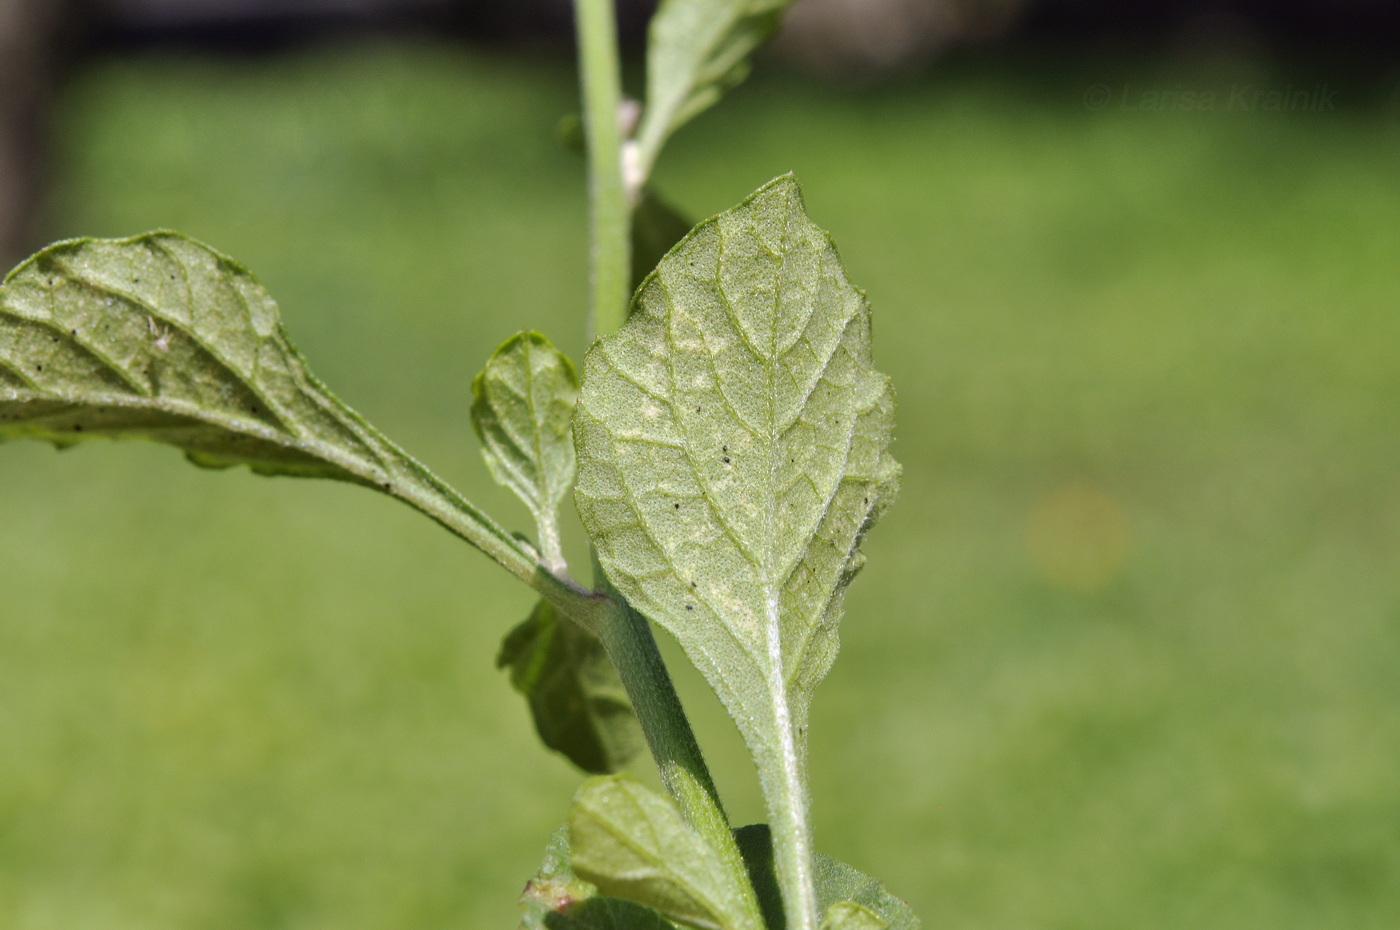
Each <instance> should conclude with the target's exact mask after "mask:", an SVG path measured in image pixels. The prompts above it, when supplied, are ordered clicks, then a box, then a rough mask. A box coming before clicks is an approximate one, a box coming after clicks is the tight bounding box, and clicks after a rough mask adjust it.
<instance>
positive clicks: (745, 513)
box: [574, 177, 898, 792]
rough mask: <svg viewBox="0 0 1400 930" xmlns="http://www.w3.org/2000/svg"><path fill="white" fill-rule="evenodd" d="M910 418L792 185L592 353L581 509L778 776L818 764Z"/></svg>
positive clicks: (764, 193) (654, 285)
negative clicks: (812, 756) (895, 443)
mask: <svg viewBox="0 0 1400 930" xmlns="http://www.w3.org/2000/svg"><path fill="white" fill-rule="evenodd" d="M893 408H894V395H893V392H892V389H891V387H890V384H889V380H888V379H887V378H886V377H885V376H884V375H882V374H880V373H879V372H877V371H875V370H874V368H873V367H872V365H871V361H870V325H869V312H868V308H867V305H866V302H865V299H864V296H863V295H862V294H861V293H860V292H859V291H858V290H856V289H855V288H854V287H853V286H852V285H851V284H850V283H849V282H848V281H847V279H846V276H845V273H844V271H843V270H842V267H841V264H840V260H839V258H838V257H837V255H836V252H835V249H834V248H833V246H832V245H831V243H830V241H829V240H828V238H827V237H826V235H825V234H824V233H823V232H822V231H821V230H820V229H818V228H817V227H816V226H815V225H814V224H813V223H812V222H811V220H809V219H808V218H807V215H806V213H805V211H804V209H803V206H802V200H801V195H800V192H799V190H798V187H797V184H796V182H795V181H794V180H793V179H792V178H791V177H783V178H779V179H777V180H776V181H774V182H772V183H770V184H769V185H767V186H765V187H764V188H762V189H761V190H759V191H758V192H757V193H755V194H754V195H753V196H752V197H751V198H749V199H748V200H747V201H745V202H744V203H743V204H741V205H740V206H738V207H736V208H735V209H733V210H731V211H729V212H727V213H724V214H721V215H720V216H718V217H715V218H714V219H712V220H709V221H707V222H705V223H702V224H701V225H700V226H698V227H696V229H695V230H694V232H692V233H691V235H690V236H689V237H688V238H687V239H686V240H685V241H684V242H682V243H681V245H679V246H678V247H677V248H676V249H675V250H674V251H672V252H671V253H670V254H669V255H668V256H667V257H666V258H665V259H664V260H663V261H662V262H661V264H660V266H659V267H658V269H657V271H656V273H655V274H653V275H652V276H651V277H649V278H648V279H647V281H646V283H645V284H644V285H643V286H642V288H641V290H640V291H639V292H638V296H637V298H636V306H635V307H634V312H633V314H632V316H631V318H630V319H629V321H628V322H627V324H626V325H625V326H624V327H623V328H622V329H621V330H619V331H618V332H617V333H616V334H614V335H612V336H609V337H605V338H603V339H602V340H600V341H599V342H597V343H595V345H594V347H593V348H592V349H591V350H590V351H589V353H588V356H587V359H586V360H585V366H584V387H583V393H582V397H581V399H580V402H579V408H578V411H577V414H576V418H575V427H574V428H575V433H576V442H577V444H578V450H579V463H580V466H579V481H578V487H577V490H576V495H575V499H576V501H577V504H578V508H579V513H580V515H581V516H582V518H583V521H584V525H585V526H586V527H587V529H588V531H589V535H590V537H591V538H592V540H593V542H594V544H595V546H596V547H597V551H598V557H599V560H600V562H601V564H602V566H603V568H604V570H605V571H606V573H607V575H608V578H609V579H610V580H611V582H612V583H613V584H614V585H615V586H616V587H617V588H618V589H619V590H620V591H621V592H622V594H623V595H624V596H625V597H626V598H627V599H628V601H629V602H631V603H632V604H633V605H634V606H635V607H636V608H637V609H638V610H640V611H641V612H642V613H643V614H645V615H646V616H647V617H649V618H650V619H652V620H653V621H655V622H657V623H659V624H660V625H661V626H663V627H665V628H666V629H667V630H668V631H670V632H671V633H672V634H673V635H674V636H675V637H676V639H677V640H678V641H679V642H680V643H681V645H682V647H683V648H684V649H685V651H686V653H687V655H688V656H689V657H690V659H691V661H692V662H694V664H695V665H696V666H697V667H698V668H699V669H700V670H701V672H702V673H704V675H705V677H706V678H707V679H708V680H709V682H710V684H711V686H712V687H714V688H715V690H716V691H717V692H718V694H719V696H720V698H721V699H722V700H723V702H724V704H725V705H726V707H727V708H728V710H729V712H730V714H731V715H732V716H733V717H734V718H735V720H736V721H737V722H738V724H739V727H740V730H741V731H742V732H743V734H744V736H745V739H746V740H747V742H748V743H749V746H750V749H751V750H752V751H753V752H754V753H755V755H756V756H758V757H759V758H760V769H761V770H763V769H764V768H765V766H764V764H763V759H764V758H765V757H766V758H769V759H771V758H773V757H774V755H775V754H779V753H783V754H785V755H786V756H791V755H792V754H793V753H794V752H795V753H796V754H797V755H799V756H800V755H802V753H803V747H804V746H805V741H804V734H805V730H806V719H807V708H808V706H809V702H810V698H811V693H812V691H813V689H814V688H815V686H816V684H817V682H818V681H820V680H821V678H822V677H823V676H824V675H825V674H826V672H827V671H828V670H829V668H830V666H831V663H832V661H833V660H834V658H835V653H836V649H837V639H836V626H837V621H838V620H839V617H840V612H841V599H842V594H843V591H844V589H845V586H846V584H847V583H848V582H849V580H850V578H851V577H852V575H853V574H854V572H855V571H856V569H857V568H858V567H859V565H860V563H861V561H862V556H861V555H860V552H859V544H860V541H861V539H862V537H863V535H864V533H865V532H866V530H867V529H868V528H869V526H870V525H871V524H872V523H873V522H874V520H875V518H876V517H877V516H878V515H879V513H880V512H881V511H882V510H883V508H884V507H885V506H886V505H887V504H888V503H889V501H890V499H891V498H892V497H893V495H894V492H895V490H896V485H897V476H898V465H897V464H896V463H895V461H894V459H893V458H892V457H891V456H890V455H889V454H888V452H887V446H888V444H889V441H890V431H891V427H892V421H893ZM765 777H766V776H765ZM770 787H771V786H770ZM765 792H767V787H766V788H765Z"/></svg>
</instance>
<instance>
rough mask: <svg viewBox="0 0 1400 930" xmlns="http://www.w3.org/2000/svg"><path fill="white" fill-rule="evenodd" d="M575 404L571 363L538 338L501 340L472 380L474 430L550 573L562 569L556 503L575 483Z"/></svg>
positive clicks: (520, 336) (535, 335)
mask: <svg viewBox="0 0 1400 930" xmlns="http://www.w3.org/2000/svg"><path fill="white" fill-rule="evenodd" d="M576 400H578V375H577V374H576V373H575V372H574V365H573V363H572V362H570V361H569V359H568V357H567V356H565V355H564V353H563V352H560V351H559V350H558V349H556V348H554V346H552V345H550V342H549V340H548V339H546V338H545V337H544V336H541V335H540V334H539V333H534V332H524V333H517V334H516V335H514V336H512V337H510V338H509V339H507V340H506V341H505V342H504V343H502V344H501V346H500V348H498V349H497V350H496V351H495V352H494V353H493V354H492V355H491V358H490V359H489V360H488V361H487V362H486V367H485V368H483V369H482V370H481V372H480V373H479V374H478V375H477V376H476V377H475V378H474V379H472V426H473V428H475V429H476V434H477V436H478V437H480V439H481V454H482V456H483V457H484V458H485V459H486V467H487V468H488V469H490V471H491V476H492V477H493V478H495V479H496V481H497V482H499V483H500V484H502V485H505V486H506V487H508V488H510V489H511V490H512V491H514V492H515V494H516V496H517V497H519V498H520V499H521V500H522V501H524V502H525V506H526V507H528V508H530V513H531V514H533V515H534V518H535V526H536V527H537V528H538V529H539V539H540V552H541V554H542V555H543V556H544V558H545V562H546V564H547V565H548V566H549V567H550V568H552V569H555V570H559V569H562V568H563V567H564V556H563V553H562V552H561V551H560V546H559V502H560V501H562V500H563V499H564V495H565V494H567V493H568V491H569V487H570V486H571V485H572V484H573V481H574V443H573V437H572V436H571V435H570V434H569V423H570V421H571V420H572V419H573V416H574V402H575V401H576Z"/></svg>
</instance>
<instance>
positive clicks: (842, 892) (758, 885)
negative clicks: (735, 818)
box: [734, 823, 922, 930]
mask: <svg viewBox="0 0 1400 930" xmlns="http://www.w3.org/2000/svg"><path fill="white" fill-rule="evenodd" d="M734 839H735V840H736V841H737V842H738V844H739V851H740V852H741V853H743V856H744V865H745V866H747V867H748V870H749V879H750V881H752V882H753V888H754V892H755V893H756V894H757V895H758V902H759V906H760V907H761V908H762V909H763V918H764V921H765V922H766V923H767V925H768V930H786V928H787V922H786V919H785V917H784V915H783V902H782V897H781V895H780V894H779V892H778V879H777V876H776V875H775V874H774V870H773V837H772V834H771V833H770V832H769V829H768V825H767V824H762V823H758V824H751V825H749V826H747V827H740V828H739V829H738V830H735V831H734ZM814 860H815V865H816V886H817V906H818V907H819V908H825V909H826V910H827V914H828V917H829V916H830V912H831V909H832V908H834V907H838V906H839V905H840V904H842V903H846V904H855V905H858V906H860V907H862V908H865V909H867V910H868V911H870V912H871V913H872V914H874V915H876V916H877V917H878V918H879V919H880V920H882V921H884V923H885V924H886V925H888V927H889V928H890V930H920V928H921V927H922V924H921V922H920V921H919V918H918V916H917V915H916V914H915V913H914V911H913V909H912V908H910V907H909V905H907V904H905V903H904V902H903V901H901V900H900V899H899V898H896V897H895V896H894V895H892V894H890V893H889V892H888V891H887V890H885V886H884V885H882V884H881V883H880V882H879V880H878V879H874V878H871V877H870V876H869V875H866V874H865V873H864V872H862V871H860V870H859V869H857V868H855V867H853V866H849V865H847V864H846V863H844V862H841V861H840V860H839V859H833V858H831V857H830V856H827V855H823V854H822V853H817V854H816V856H815V857H814ZM857 926H859V925H858V924H857Z"/></svg>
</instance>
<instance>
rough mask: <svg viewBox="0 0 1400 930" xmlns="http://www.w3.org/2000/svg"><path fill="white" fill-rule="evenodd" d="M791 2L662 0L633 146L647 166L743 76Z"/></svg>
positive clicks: (654, 19) (654, 24)
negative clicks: (673, 136)
mask: <svg viewBox="0 0 1400 930" xmlns="http://www.w3.org/2000/svg"><path fill="white" fill-rule="evenodd" d="M791 3H792V0H664V2H663V3H662V4H661V6H660V8H659V9H658V10H657V11H656V15H654V16H653V17H652V20H651V27H650V34H649V40H648V43H647V99H646V109H645V110H644V111H643V115H642V124H641V126H640V128H639V129H638V140H639V143H640V145H641V148H642V152H643V160H644V162H645V163H646V164H647V166H650V164H651V163H652V162H653V161H654V160H655V158H656V154H657V153H658V152H659V151H660V149H661V146H662V145H664V144H665V141H666V139H667V137H669V136H670V135H671V134H672V133H674V132H675V131H676V130H677V129H679V128H680V127H681V126H682V125H684V124H685V123H686V122H688V121H689V120H690V119H692V118H693V117H695V116H696V115H697V114H698V113H700V112H702V111H704V110H706V109H708V108H709V107H711V106H713V105H714V104H715V102H716V101H718V100H719V98H720V97H722V96H723V95H724V92H725V91H727V90H728V89H729V88H731V87H733V86H734V85H735V84H738V83H739V82H741V81H742V80H743V79H744V78H745V77H747V76H748V72H749V56H751V55H752V54H753V52H754V50H755V49H757V48H758V47H759V46H760V45H762V44H763V43H764V42H766V41H767V40H768V39H769V38H770V37H771V36H772V35H773V33H774V32H776V31H777V29H778V25H779V23H780V22H781V21H782V14H783V10H784V9H786V8H787V7H788V6H789V5H791Z"/></svg>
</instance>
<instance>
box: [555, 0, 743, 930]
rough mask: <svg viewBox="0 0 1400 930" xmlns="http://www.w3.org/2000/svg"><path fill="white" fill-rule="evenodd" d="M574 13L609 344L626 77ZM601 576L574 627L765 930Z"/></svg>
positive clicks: (657, 665) (624, 234) (601, 315)
mask: <svg viewBox="0 0 1400 930" xmlns="http://www.w3.org/2000/svg"><path fill="white" fill-rule="evenodd" d="M574 14H575V21H576V23H577V26H578V42H579V75H580V80H581V82H582V84H583V120H584V133H585V136H586V138H587V140H588V190H589V211H590V212H589V219H590V233H591V242H592V252H591V262H590V280H591V283H592V292H593V294H592V298H593V299H592V317H591V330H592V333H591V335H594V336H601V335H605V334H607V333H611V332H613V331H614V330H617V329H619V328H620V327H621V326H622V324H623V323H624V322H626V320H627V304H628V298H629V296H630V293H629V283H630V281H631V271H632V268H631V265H632V255H631V222H632V205H631V202H630V200H629V198H628V194H627V187H626V182H625V180H624V178H623V164H622V159H623V153H622V130H621V126H620V107H621V104H622V77H621V72H620V69H619V66H618V55H617V19H616V14H615V13H614V10H613V0H574ZM594 570H595V576H596V578H597V579H598V582H599V584H600V586H601V587H602V588H603V591H604V593H605V594H606V595H607V601H606V607H604V606H603V605H595V607H596V610H594V611H589V612H588V614H587V616H580V615H578V614H575V615H574V619H575V620H577V621H578V622H581V623H583V624H584V625H585V626H587V627H589V628H590V629H592V630H593V631H594V632H595V633H597V634H598V635H599V637H600V638H601V639H602V640H603V645H604V647H605V648H606V649H607V651H608V656H609V658H611V659H612V662H613V664H614V665H615V666H617V671H618V676H619V677H620V678H621V679H622V684H623V687H625V688H626V689H627V696H628V697H629V698H630V699H631V701H632V706H633V707H634V708H635V709H636V712H637V718H638V720H639V721H640V722H641V725H642V732H643V733H644V734H645V735H646V740H647V745H648V747H649V748H650V749H651V754H652V757H653V758H654V759H655V760H656V766H657V769H658V770H659V771H660V773H661V781H662V784H663V785H665V787H666V790H667V792H668V793H669V794H670V795H671V798H672V799H673V800H674V801H675V802H676V806H677V807H678V808H679V809H680V812H681V814H682V816H684V817H685V819H686V820H687V821H688V822H689V823H690V825H691V826H692V827H694V828H695V830H696V832H698V833H699V834H700V835H701V836H702V837H703V838H704V839H705V840H706V842H708V843H709V844H710V845H711V846H712V847H713V848H714V849H715V851H716V852H718V853H719V855H720V857H721V858H722V859H723V861H724V864H725V868H726V870H727V871H728V872H729V877H730V881H731V882H732V883H733V884H734V887H735V888H737V889H739V891H740V893H741V894H742V895H743V897H744V903H745V905H746V910H747V911H748V915H747V917H748V920H747V924H748V926H749V927H750V928H751V930H762V928H763V915H762V912H761V911H760V910H759V907H758V898H757V896H756V895H755V894H754V891H753V885H752V884H751V883H750V881H749V876H748V870H747V869H746V868H745V867H744V860H743V857H742V856H741V855H740V853H739V847H738V845H737V844H736V843H735V842H734V833H733V831H732V830H731V829H730V827H729V818H728V817H727V816H725V813H724V807H723V805H722V804H721V803H720V799H719V792H718V791H717V790H716V788H715V783H714V779H712V778H711V777H710V770H709V768H708V767H707V766H706V765H705V758H704V756H703V755H702V754H701V752H700V744H699V743H698V742H696V740H695V733H694V731H693V730H692V729H691V728H690V721H689V720H688V719H687V718H686V716H685V710H684V708H682V707H681V700H680V696H679V695H678V694H677V693H676V687H675V684H674V683H673V682H672V680H671V674H670V672H668V671H667V669H666V663H665V661H664V660H663V659H662V658H661V651H660V649H658V648H657V645H656V638H655V636H653V634H652V630H651V626H650V625H649V624H648V623H647V620H646V618H645V617H643V616H642V615H641V614H639V613H637V611H636V610H634V609H633V608H632V607H631V605H629V604H628V603H627V602H626V600H625V599H624V598H623V597H622V596H621V595H620V594H618V593H617V592H616V591H614V590H612V589H611V588H610V587H609V586H608V585H607V580H606V578H605V577H604V575H603V572H602V569H601V568H599V566H598V564H597V560H596V557H595V559H594Z"/></svg>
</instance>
